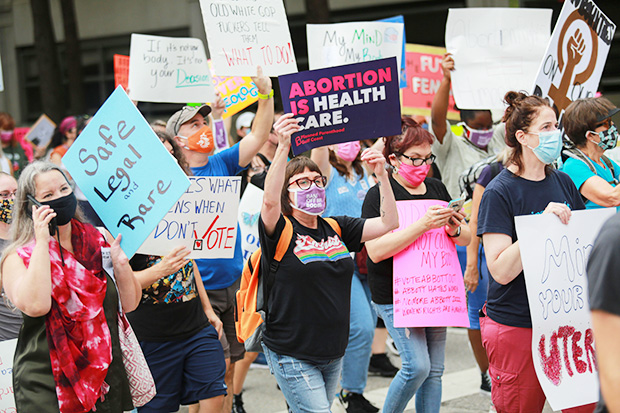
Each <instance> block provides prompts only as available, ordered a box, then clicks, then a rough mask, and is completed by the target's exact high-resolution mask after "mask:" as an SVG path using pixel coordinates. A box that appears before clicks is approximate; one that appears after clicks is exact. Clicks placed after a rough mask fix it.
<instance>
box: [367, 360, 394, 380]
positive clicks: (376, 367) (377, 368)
mask: <svg viewBox="0 0 620 413" xmlns="http://www.w3.org/2000/svg"><path fill="white" fill-rule="evenodd" d="M368 372H369V373H374V374H378V375H380V376H382V377H394V376H395V375H396V373H398V369H397V368H396V367H394V365H393V364H392V362H391V361H390V359H389V358H388V356H387V354H373V355H372V357H370V364H369V365H368Z"/></svg>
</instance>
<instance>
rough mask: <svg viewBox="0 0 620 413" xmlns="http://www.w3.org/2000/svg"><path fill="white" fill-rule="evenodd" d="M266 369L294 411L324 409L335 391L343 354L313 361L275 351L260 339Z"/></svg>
mask: <svg viewBox="0 0 620 413" xmlns="http://www.w3.org/2000/svg"><path fill="white" fill-rule="evenodd" d="M263 351H264V353H265V358H266V359H267V364H268V365H269V370H270V371H271V374H273V375H274V376H275V378H276V381H277V382H278V385H279V386H280V390H282V394H284V397H285V398H286V402H287V403H288V405H289V407H290V409H291V410H292V411H293V413H298V412H300V413H302V412H303V413H305V412H308V413H310V412H312V413H325V412H329V411H330V410H329V408H330V406H331V404H332V401H333V400H334V397H335V395H336V389H337V387H338V378H339V377H340V371H341V370H342V358H339V359H336V360H331V361H326V362H323V363H315V362H311V361H307V360H299V359H296V358H295V357H291V356H286V355H283V354H278V353H276V352H275V351H272V350H270V349H269V347H267V346H266V345H265V344H264V343H263Z"/></svg>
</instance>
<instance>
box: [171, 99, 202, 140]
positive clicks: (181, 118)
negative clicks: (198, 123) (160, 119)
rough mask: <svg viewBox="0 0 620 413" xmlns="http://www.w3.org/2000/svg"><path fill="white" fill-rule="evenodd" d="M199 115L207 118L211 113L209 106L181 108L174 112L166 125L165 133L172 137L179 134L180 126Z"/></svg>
mask: <svg viewBox="0 0 620 413" xmlns="http://www.w3.org/2000/svg"><path fill="white" fill-rule="evenodd" d="M197 113H200V114H201V115H202V116H203V117H205V118H206V117H207V116H208V115H209V113H211V106H209V105H202V106H183V108H181V109H180V110H178V111H176V112H174V114H173V115H172V116H170V119H168V122H167V123H166V132H167V133H168V135H170V136H172V137H174V136H177V134H178V133H179V129H180V128H181V125H183V124H184V123H185V122H187V121H188V120H190V119H191V118H193V117H194V116H196V114H197Z"/></svg>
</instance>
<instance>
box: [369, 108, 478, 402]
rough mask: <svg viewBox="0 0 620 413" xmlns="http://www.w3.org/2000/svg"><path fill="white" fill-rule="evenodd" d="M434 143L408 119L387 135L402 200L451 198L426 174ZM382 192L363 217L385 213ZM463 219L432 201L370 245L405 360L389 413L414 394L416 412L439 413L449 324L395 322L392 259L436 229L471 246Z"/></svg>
mask: <svg viewBox="0 0 620 413" xmlns="http://www.w3.org/2000/svg"><path fill="white" fill-rule="evenodd" d="M432 143H433V135H431V134H430V132H428V131H427V130H425V129H423V128H422V127H421V126H420V125H419V124H418V123H417V122H416V121H414V120H413V119H411V118H409V117H403V118H402V133H401V134H400V135H396V136H390V137H387V138H385V148H384V151H383V155H384V156H385V158H387V159H389V161H390V164H391V165H392V167H393V169H394V171H395V172H393V173H392V176H391V177H390V179H389V181H388V182H386V183H385V184H384V185H388V184H389V185H390V186H391V188H392V190H393V191H394V195H395V197H396V200H397V201H408V200H427V199H430V200H438V201H445V202H448V201H450V195H449V194H448V190H447V189H446V187H445V186H444V184H443V183H441V181H439V180H438V179H435V178H429V177H427V174H428V171H429V170H430V167H431V164H432V163H433V162H434V161H435V155H433V153H432V151H431V144H432ZM380 196H381V194H380V193H379V190H378V189H377V188H376V187H373V188H370V190H369V191H368V194H367V195H366V199H365V200H364V204H363V206H362V217H363V218H368V219H372V218H374V217H377V216H380V215H381V209H380V205H381V202H380ZM464 218H465V215H464V214H463V213H462V212H456V211H454V210H453V209H452V208H446V207H442V206H439V205H432V206H430V207H429V208H428V210H427V211H426V213H425V214H424V215H423V217H422V218H420V219H419V220H418V221H416V222H413V223H412V224H410V225H409V226H407V227H406V228H405V229H403V230H401V231H397V232H392V233H389V234H385V235H383V236H381V237H379V238H377V239H375V240H372V241H368V242H367V243H366V249H367V250H368V260H367V263H368V284H369V286H370V292H371V295H372V301H373V305H374V308H375V311H376V312H377V314H378V315H379V317H381V318H382V319H383V321H384V322H385V326H386V327H387V329H388V332H389V333H390V336H391V337H392V339H394V344H396V348H397V349H398V351H399V354H400V358H401V360H402V367H401V369H400V371H399V372H398V373H397V374H396V376H395V377H394V379H393V380H392V383H391V384H390V388H389V390H388V394H387V397H386V399H385V404H384V405H383V411H384V412H403V411H404V410H405V407H406V406H407V403H409V401H410V400H411V398H412V397H413V396H414V395H415V396H416V397H415V407H416V412H418V413H431V412H434V413H436V412H439V406H440V405H441V376H442V375H443V369H444V357H445V345H446V327H416V328H397V327H395V326H394V299H393V287H392V284H393V280H392V279H393V266H392V264H393V258H392V257H393V256H394V255H396V254H398V253H399V252H401V251H403V250H404V249H405V248H407V247H409V246H410V245H411V244H412V243H413V242H415V241H416V240H417V239H418V238H419V237H421V236H422V235H424V234H425V233H426V232H427V231H429V230H432V229H439V228H443V229H444V230H445V232H446V234H447V235H448V236H449V237H451V238H452V239H453V240H454V242H455V243H456V244H458V245H467V244H468V243H469V240H470V232H469V227H468V226H467V225H466V224H465V222H464V220H463V219H464Z"/></svg>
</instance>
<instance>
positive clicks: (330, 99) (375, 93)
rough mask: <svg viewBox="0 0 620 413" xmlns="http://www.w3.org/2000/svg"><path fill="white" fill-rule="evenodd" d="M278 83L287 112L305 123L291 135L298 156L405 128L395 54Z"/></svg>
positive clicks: (305, 74) (289, 76) (296, 74)
mask: <svg viewBox="0 0 620 413" xmlns="http://www.w3.org/2000/svg"><path fill="white" fill-rule="evenodd" d="M279 82H280V90H281V93H282V104H283V106H284V111H285V112H287V113H293V114H294V115H295V116H296V117H297V119H299V121H300V125H301V127H302V130H301V131H299V132H296V133H295V134H293V136H292V142H291V144H292V148H293V153H294V154H295V155H298V154H300V153H302V152H304V151H307V150H309V149H312V148H316V147H318V146H324V145H330V144H333V143H341V142H347V141H353V140H356V141H357V140H362V139H372V138H377V137H379V136H389V135H395V134H398V133H400V132H401V120H400V102H399V95H398V90H399V89H398V69H397V66H396V58H395V57H391V58H389V59H381V60H374V61H371V62H365V63H357V64H353V65H346V66H338V67H332V68H328V69H319V70H311V71H308V72H300V73H295V74H291V75H286V76H280V77H279Z"/></svg>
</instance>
